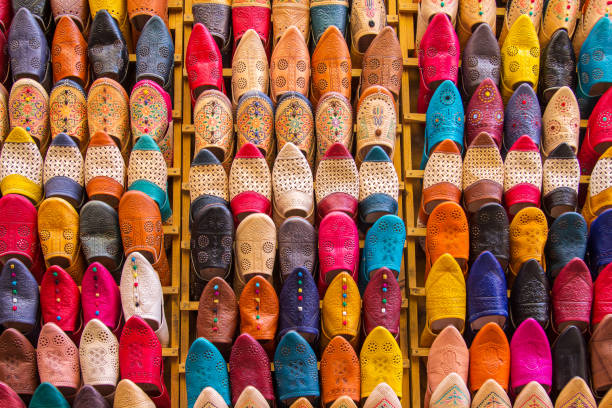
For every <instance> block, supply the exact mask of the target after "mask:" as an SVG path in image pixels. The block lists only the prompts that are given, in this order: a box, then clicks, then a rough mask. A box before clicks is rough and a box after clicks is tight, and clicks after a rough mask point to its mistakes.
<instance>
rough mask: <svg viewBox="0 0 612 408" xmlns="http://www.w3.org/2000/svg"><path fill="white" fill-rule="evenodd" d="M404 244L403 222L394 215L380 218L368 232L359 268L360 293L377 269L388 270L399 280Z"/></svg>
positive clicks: (404, 229)
mask: <svg viewBox="0 0 612 408" xmlns="http://www.w3.org/2000/svg"><path fill="white" fill-rule="evenodd" d="M405 242H406V227H405V226H404V221H402V219H401V218H399V217H397V216H395V215H384V216H382V217H380V218H379V219H378V221H376V222H375V223H374V225H373V226H372V227H371V228H370V229H369V230H368V232H367V234H366V237H365V242H364V248H363V251H362V252H363V253H362V262H361V263H362V265H361V268H359V271H360V276H359V288H360V290H361V292H362V293H363V291H364V290H365V288H366V286H367V285H368V282H369V281H370V277H371V276H373V275H374V274H375V273H376V271H377V270H378V269H381V268H388V269H389V270H390V272H392V273H393V276H394V277H396V278H398V279H399V275H400V271H401V268H402V257H403V254H404V243H405ZM363 260H365V265H363V264H364V262H363Z"/></svg>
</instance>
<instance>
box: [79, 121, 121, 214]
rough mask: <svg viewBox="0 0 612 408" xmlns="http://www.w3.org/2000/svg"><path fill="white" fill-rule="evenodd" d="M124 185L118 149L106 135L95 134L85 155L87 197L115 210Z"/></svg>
mask: <svg viewBox="0 0 612 408" xmlns="http://www.w3.org/2000/svg"><path fill="white" fill-rule="evenodd" d="M90 123H91V122H90ZM124 185H125V162H124V161H123V157H122V156H121V151H120V150H119V147H117V145H116V144H115V142H114V141H113V139H111V137H110V136H109V135H108V134H107V133H105V132H96V133H95V134H94V135H93V136H92V137H91V139H90V141H89V146H88V147H87V154H86V155H85V189H86V190H87V196H88V197H89V199H90V200H100V201H103V202H105V203H106V204H108V205H110V206H111V207H113V208H117V206H118V205H119V200H121V196H122V195H123V191H124Z"/></svg>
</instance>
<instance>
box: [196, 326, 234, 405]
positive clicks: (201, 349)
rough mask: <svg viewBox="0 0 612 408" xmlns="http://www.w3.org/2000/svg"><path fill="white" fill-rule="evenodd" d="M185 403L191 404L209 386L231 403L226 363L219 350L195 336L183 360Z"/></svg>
mask: <svg viewBox="0 0 612 408" xmlns="http://www.w3.org/2000/svg"><path fill="white" fill-rule="evenodd" d="M185 383H186V388H187V403H188V404H189V406H193V405H194V404H195V402H196V400H197V399H198V396H199V395H200V393H201V392H202V390H203V389H205V388H207V387H211V388H212V389H214V390H215V391H216V392H218V393H219V394H220V395H221V397H222V398H223V401H224V402H225V403H226V404H230V403H231V398H230V384H229V375H228V373H227V363H226V362H225V360H224V359H223V356H222V355H221V353H219V350H217V348H216V347H215V346H214V345H213V344H212V343H211V342H210V341H208V340H206V339H204V338H201V337H200V338H197V339H196V340H195V341H194V342H193V344H192V345H191V347H189V352H188V353H187V358H186V360H185Z"/></svg>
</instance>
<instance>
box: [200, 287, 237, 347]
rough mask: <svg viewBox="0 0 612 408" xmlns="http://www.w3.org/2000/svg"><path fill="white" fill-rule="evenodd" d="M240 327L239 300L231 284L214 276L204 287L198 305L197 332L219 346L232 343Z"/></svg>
mask: <svg viewBox="0 0 612 408" xmlns="http://www.w3.org/2000/svg"><path fill="white" fill-rule="evenodd" d="M237 327H238V302H237V301H236V295H235V294H234V291H233V290H232V288H231V286H230V285H229V284H228V283H227V282H226V281H225V280H223V279H222V278H220V277H214V278H212V279H211V280H210V281H209V282H208V283H207V284H206V286H205V287H204V290H203V291H202V296H201V297H200V303H199V305H198V317H197V320H196V333H197V335H198V337H204V338H205V339H207V340H209V341H210V342H212V343H213V344H215V345H216V346H217V347H218V348H221V346H228V345H230V344H231V343H232V340H233V338H234V335H235V333H236V328H237Z"/></svg>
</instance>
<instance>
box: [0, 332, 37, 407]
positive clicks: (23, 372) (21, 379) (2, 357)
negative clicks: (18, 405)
mask: <svg viewBox="0 0 612 408" xmlns="http://www.w3.org/2000/svg"><path fill="white" fill-rule="evenodd" d="M0 361H1V362H2V364H0V381H2V382H4V383H6V384H7V385H8V386H9V387H10V388H11V389H12V390H13V391H14V392H16V393H18V394H21V395H23V396H29V395H32V394H33V393H34V390H35V389H36V387H37V386H38V384H39V380H38V368H37V364H36V350H35V349H34V347H33V346H32V344H31V343H30V341H29V340H28V339H27V338H26V337H25V336H24V335H23V334H21V333H19V331H17V330H15V329H11V328H8V329H5V330H4V331H3V332H2V334H0Z"/></svg>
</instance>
